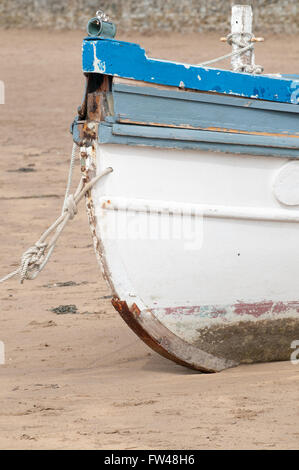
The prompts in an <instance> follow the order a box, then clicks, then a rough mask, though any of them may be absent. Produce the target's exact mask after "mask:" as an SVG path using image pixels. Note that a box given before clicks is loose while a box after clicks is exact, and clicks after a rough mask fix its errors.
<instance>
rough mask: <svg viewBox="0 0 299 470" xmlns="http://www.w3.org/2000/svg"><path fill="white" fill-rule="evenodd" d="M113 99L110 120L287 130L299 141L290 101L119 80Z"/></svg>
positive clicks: (298, 116)
mask: <svg viewBox="0 0 299 470" xmlns="http://www.w3.org/2000/svg"><path fill="white" fill-rule="evenodd" d="M113 102H114V114H115V116H114V122H124V121H125V122H131V123H140V124H148V125H153V124H155V125H164V126H168V127H170V126H175V127H185V128H188V127H189V128H190V127H193V128H197V129H208V128H214V129H215V128H216V129H217V128H219V129H233V130H236V131H245V132H259V133H263V132H264V133H271V134H275V133H276V134H285V135H289V134H291V135H298V141H299V106H293V105H291V104H285V103H283V104H282V103H273V102H269V101H261V100H249V99H244V98H235V97H231V96H224V95H216V94H206V93H199V92H189V91H177V90H176V89H174V90H159V89H157V88H156V87H153V86H150V85H149V86H147V87H145V86H133V85H125V84H119V83H116V84H114V85H113ZM109 122H111V119H109Z"/></svg>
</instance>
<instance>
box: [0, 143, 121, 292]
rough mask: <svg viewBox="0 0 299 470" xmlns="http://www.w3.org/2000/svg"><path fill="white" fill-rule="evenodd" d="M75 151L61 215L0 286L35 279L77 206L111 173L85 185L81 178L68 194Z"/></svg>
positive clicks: (103, 174)
mask: <svg viewBox="0 0 299 470" xmlns="http://www.w3.org/2000/svg"><path fill="white" fill-rule="evenodd" d="M76 150H77V145H76V144H74V146H73V150H72V156H71V162H70V169H69V176H68V182H67V187H66V191H65V197H64V202H63V207H62V213H61V215H60V217H58V219H56V221H55V222H54V223H53V224H52V225H51V226H50V227H49V228H48V229H47V230H46V231H45V232H44V233H43V234H42V236H41V237H40V239H39V240H38V241H37V242H36V243H35V244H34V245H33V246H31V247H30V248H29V249H28V250H26V251H25V252H24V253H23V255H22V258H21V263H20V266H19V268H18V269H16V270H15V271H13V272H12V273H10V274H8V275H7V276H5V277H3V278H2V279H0V284H1V283H3V282H5V281H8V280H9V279H11V278H12V277H14V276H17V275H19V276H20V281H21V284H23V282H24V281H25V279H26V280H33V279H35V278H36V277H37V276H38V275H39V273H40V272H41V271H42V270H43V269H44V268H45V266H46V264H47V263H48V261H49V259H50V257H51V255H52V253H53V250H54V248H55V246H56V243H57V241H58V238H59V237H60V235H61V233H62V231H63V230H64V228H65V226H66V225H67V223H68V221H69V220H72V219H73V218H74V217H75V215H76V214H77V212H78V209H77V206H78V204H79V202H80V201H81V200H82V198H83V197H84V196H85V194H86V193H87V192H88V191H89V190H90V189H91V188H92V187H93V186H94V185H95V184H96V183H97V182H98V181H99V180H100V179H101V178H103V177H104V176H106V175H108V174H109V173H111V172H112V171H113V169H112V168H106V170H104V171H103V172H102V173H100V174H99V175H98V176H96V177H95V178H93V179H92V180H91V181H90V182H89V183H87V184H85V185H84V182H83V178H81V180H80V183H79V185H78V187H77V189H76V191H75V193H74V194H70V190H71V185H72V178H73V170H74V165H75V159H76ZM54 231H55V233H54V235H53V237H52V238H51V240H50V241H49V242H48V243H47V242H46V240H47V239H48V237H49V236H50V235H51V234H52V233H53V232H54Z"/></svg>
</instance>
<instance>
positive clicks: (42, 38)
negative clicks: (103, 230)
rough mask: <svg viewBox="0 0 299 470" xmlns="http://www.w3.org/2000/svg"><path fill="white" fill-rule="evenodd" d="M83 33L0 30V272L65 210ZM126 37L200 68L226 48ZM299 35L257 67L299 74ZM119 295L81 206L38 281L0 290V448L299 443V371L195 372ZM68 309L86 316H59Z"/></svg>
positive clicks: (274, 41) (280, 42) (272, 367)
mask: <svg viewBox="0 0 299 470" xmlns="http://www.w3.org/2000/svg"><path fill="white" fill-rule="evenodd" d="M83 36H84V32H69V33H59V32H30V31H18V32H17V33H15V32H14V31H0V43H1V52H0V80H3V81H4V82H5V85H6V104H5V105H4V106H0V120H1V133H0V143H1V146H0V152H1V158H0V207H1V215H2V217H1V228H0V250H1V256H0V259H1V263H0V276H2V275H4V274H6V273H7V272H9V271H12V270H14V269H16V266H17V263H18V261H19V257H20V256H21V254H22V253H23V251H24V250H26V249H27V248H28V247H29V246H31V245H32V244H33V243H34V242H35V241H36V240H37V239H38V238H39V236H40V234H41V233H42V232H43V231H44V229H45V228H46V227H48V225H49V224H50V223H52V221H54V220H55V218H56V217H57V216H58V215H59V212H60V209H61V204H62V201H63V193H64V189H65V185H66V179H67V171H68V164H69V155H70V152H71V147H72V140H71V136H70V134H69V130H68V129H69V125H70V123H71V121H72V119H73V118H74V116H75V114H76V109H77V106H78V105H79V104H80V102H81V98H82V95H83V85H84V81H83V77H82V73H81V57H80V53H81V40H82V38H83ZM121 39H125V40H131V41H136V42H139V43H141V44H142V45H143V46H144V47H145V48H146V50H147V51H148V53H149V54H150V55H153V56H156V57H161V58H167V59H176V60H184V61H188V62H194V63H198V62H201V61H204V60H208V59H210V58H213V57H215V56H218V55H223V54H224V53H225V52H226V51H228V48H227V46H225V45H223V44H222V43H220V42H219V36H218V35H215V34H211V35H200V34H198V35H195V34H193V35H186V36H183V37H180V36H178V35H164V36H161V37H155V38H151V37H146V36H139V37H138V36H136V35H134V36H133V35H129V36H122V37H121ZM298 42H299V41H298V38H294V37H289V38H288V37H271V38H267V42H266V43H265V44H263V45H257V63H260V64H263V65H264V66H265V69H266V71H267V72H282V73H296V72H297V73H299V72H298V59H299V47H298ZM24 169H26V170H25V171H24ZM78 170H79V169H78V167H77V168H76V173H75V178H74V180H75V181H78V179H79V171H78ZM70 281H71V285H68V283H70ZM65 283H67V285H65ZM109 296H110V292H109V290H108V288H107V286H106V284H105V282H104V281H103V279H102V277H101V273H100V270H99V268H98V266H97V262H96V257H95V254H94V252H93V247H92V241H91V235H90V232H89V227H88V224H87V217H86V213H85V208H84V204H82V205H81V207H80V211H79V215H78V216H77V217H76V219H75V220H74V221H73V222H71V223H70V224H69V226H68V227H67V229H66V231H65V233H64V235H63V236H62V238H61V239H60V241H59V243H58V246H57V249H56V251H55V254H54V256H53V258H52V261H51V262H50V263H49V265H48V267H47V268H46V270H45V271H44V272H43V273H42V274H41V275H40V276H39V277H38V279H37V280H35V281H32V282H26V283H25V284H24V285H23V286H21V285H20V284H19V283H18V281H17V280H12V281H9V282H8V283H6V284H5V285H1V286H0V304H1V309H0V340H1V341H4V343H5V346H6V365H2V366H0V381H1V388H0V448H1V449H78V448H80V449H246V448H247V449H292V448H293V449H294V448H295V449H298V447H299V446H298V443H299V410H298V381H299V366H293V365H291V363H289V362H285V363H270V364H259V365H250V366H242V367H239V368H236V369H232V370H228V371H225V372H223V373H221V374H217V375H204V374H197V373H193V372H192V371H189V370H187V369H184V368H182V367H180V366H178V365H175V364H173V363H171V362H169V361H167V360H166V359H163V358H162V357H160V356H158V355H157V354H155V353H154V352H152V351H151V350H149V349H148V348H147V347H146V346H145V345H144V344H143V343H142V342H141V341H140V340H139V339H138V338H137V337H135V335H134V334H133V333H132V332H131V331H130V330H129V329H128V327H127V326H126V325H125V323H124V322H123V321H122V320H121V318H120V317H119V316H118V314H117V313H116V312H115V311H114V309H113V307H112V306H111V304H110V299H109ZM66 304H72V305H75V306H76V307H77V309H78V310H77V313H74V314H65V315H58V314H57V313H54V312H52V311H51V309H53V308H55V307H58V306H60V305H66ZM298 340H299V338H298Z"/></svg>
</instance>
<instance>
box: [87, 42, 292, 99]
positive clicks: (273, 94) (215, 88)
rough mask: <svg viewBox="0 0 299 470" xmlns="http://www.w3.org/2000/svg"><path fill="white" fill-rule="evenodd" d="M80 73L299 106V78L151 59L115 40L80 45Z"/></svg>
mask: <svg viewBox="0 0 299 470" xmlns="http://www.w3.org/2000/svg"><path fill="white" fill-rule="evenodd" d="M83 71H84V72H85V73H100V74H105V75H111V76H118V77H122V78H129V79H133V80H138V81H144V82H148V83H155V84H160V85H168V86H174V87H180V88H187V89H190V90H198V91H210V92H215V93H220V94H224V95H235V96H241V97H246V98H252V99H259V100H265V101H274V102H280V103H289V104H294V105H296V104H299V76H298V75H293V76H289V77H288V76H267V75H251V74H246V73H237V72H231V71H228V70H221V69H214V68H207V67H200V66H196V65H189V64H183V63H177V62H170V61H165V60H157V59H151V58H148V57H147V56H146V53H145V50H144V49H142V48H141V47H140V46H139V45H138V44H134V43H129V42H122V41H117V40H114V39H102V38H86V39H85V40H84V41H83Z"/></svg>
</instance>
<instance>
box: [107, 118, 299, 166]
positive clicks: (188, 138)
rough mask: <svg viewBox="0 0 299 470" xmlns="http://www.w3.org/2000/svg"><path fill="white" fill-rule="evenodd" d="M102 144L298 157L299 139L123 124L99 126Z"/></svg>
mask: <svg viewBox="0 0 299 470" xmlns="http://www.w3.org/2000/svg"><path fill="white" fill-rule="evenodd" d="M98 140H99V143H102V144H123V145H132V146H148V147H159V148H178V149H193V150H208V151H215V152H225V153H236V154H244V155H257V156H258V155H262V156H263V155H264V156H279V157H289V158H299V147H298V145H299V143H298V141H297V139H296V138H295V139H292V138H290V137H289V138H288V137H286V138H280V137H276V138H273V137H264V136H259V137H258V139H256V136H249V135H242V134H225V133H222V132H209V131H197V130H190V129H170V128H161V127H151V126H134V125H124V124H114V125H108V124H107V123H101V124H100V125H99V138H98Z"/></svg>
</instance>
